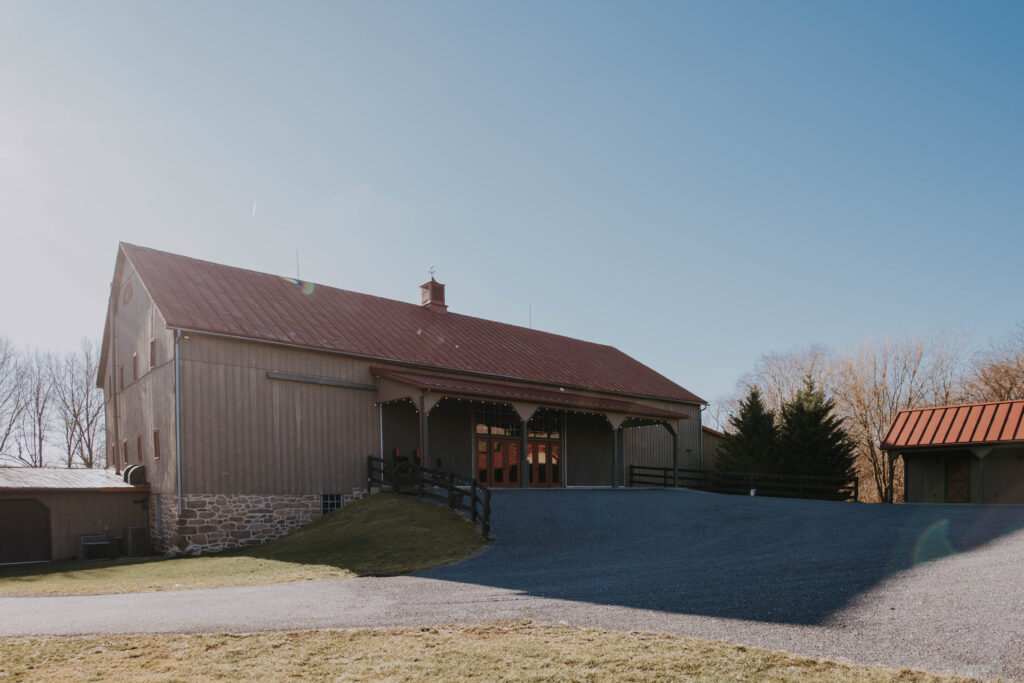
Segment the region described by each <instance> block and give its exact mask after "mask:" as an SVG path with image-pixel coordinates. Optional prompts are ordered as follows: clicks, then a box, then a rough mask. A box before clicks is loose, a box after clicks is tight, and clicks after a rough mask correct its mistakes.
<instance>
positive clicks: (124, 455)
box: [121, 439, 128, 465]
mask: <svg viewBox="0 0 1024 683" xmlns="http://www.w3.org/2000/svg"><path fill="white" fill-rule="evenodd" d="M121 464H122V465H127V464H128V439H125V440H124V441H122V442H121Z"/></svg>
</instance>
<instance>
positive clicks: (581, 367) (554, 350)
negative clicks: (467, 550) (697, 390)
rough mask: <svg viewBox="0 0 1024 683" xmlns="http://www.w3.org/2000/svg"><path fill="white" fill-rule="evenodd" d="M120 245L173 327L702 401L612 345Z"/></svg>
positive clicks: (508, 376)
mask: <svg viewBox="0 0 1024 683" xmlns="http://www.w3.org/2000/svg"><path fill="white" fill-rule="evenodd" d="M121 251H122V253H123V254H124V255H125V256H126V257H127V259H128V260H129V261H130V262H131V264H132V265H133V266H134V268H135V270H136V272H137V273H138V275H139V277H140V278H141V280H142V283H143V285H144V286H145V288H146V291H148V292H149V294H150V296H151V297H152V298H153V300H154V302H155V304H156V306H157V308H158V309H159V310H160V313H161V314H162V315H163V317H164V319H165V320H166V322H167V325H168V327H171V328H176V329H183V330H192V331H196V332H210V333H215V334H223V335H228V336H232V337H238V338H243V339H252V340H261V341H269V342H277V343H285V344H290V345H295V346H300V347H305V348H310V349H321V350H325V351H331V352H337V353H345V354H352V355H357V356H362V357H366V358H371V359H376V360H387V361H397V362H400V363H406V364H409V365H414V366H419V367H426V368H437V369H444V370H455V371H460V372H467V373H472V374H478V375H486V376H490V377H495V378H506V379H519V380H527V381H533V382H541V383H547V384H555V385H559V386H565V387H572V388H583V389H593V390H597V391H606V392H612V393H619V394H626V395H631V396H644V397H652V398H660V399H667V400H670V401H679V402H685V403H704V401H703V399H701V398H700V397H698V396H696V395H695V394H693V393H691V392H689V391H687V390H686V389H684V388H683V387H681V386H679V385H678V384H676V383H675V382H673V381H672V380H670V379H668V378H667V377H664V376H663V375H661V374H659V373H657V372H655V371H654V370H652V369H651V368H649V367H647V366H646V365H644V364H642V363H640V362H639V361H636V360H634V359H633V358H630V357H629V356H627V355H626V354H624V353H622V352H621V351H619V350H618V349H615V348H613V347H611V346H606V345H603V344H594V343H592V342H586V341H581V340H579V339H572V338H570V337H564V336H561V335H557V334H551V333H548V332H542V331H540V330H534V329H528V328H525V327H518V326H516V325H508V324H505V323H499V322H494V321H491V320H484V319H482V318H474V317H472V316H467V315H460V314H458V313H451V312H446V311H436V310H429V309H428V308H424V307H422V306H419V305H416V304H410V303H406V302H402V301H395V300H392V299H385V298H382V297H378V296H372V295H369V294H360V293H358V292H351V291H346V290H342V289H335V288H333V287H325V286H320V285H317V286H315V287H313V288H312V289H311V288H310V287H308V286H306V287H301V286H296V284H295V281H294V280H290V279H288V278H283V277H279V276H276V275H268V274H266V273H258V272H254V271H251V270H244V269H242V268H234V267H231V266H224V265H220V264H216V263H211V262H209V261H201V260H198V259H194V258H189V257H186V256H179V255H177V254H170V253H167V252H163V251H157V250H155V249H148V248H145V247H139V246H134V245H131V244H124V243H122V244H121ZM105 348H106V345H104V350H105ZM100 365H101V367H104V366H105V357H104V358H103V359H101V364H100Z"/></svg>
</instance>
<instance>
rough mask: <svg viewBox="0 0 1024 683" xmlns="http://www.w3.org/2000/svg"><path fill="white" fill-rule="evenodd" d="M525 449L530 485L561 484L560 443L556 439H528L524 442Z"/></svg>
mask: <svg viewBox="0 0 1024 683" xmlns="http://www.w3.org/2000/svg"><path fill="white" fill-rule="evenodd" d="M526 449H527V450H526V462H527V469H528V471H529V477H530V486H532V487H536V488H546V487H553V486H561V485H562V472H561V467H562V457H561V444H559V443H558V442H556V441H530V442H528V443H527V444H526Z"/></svg>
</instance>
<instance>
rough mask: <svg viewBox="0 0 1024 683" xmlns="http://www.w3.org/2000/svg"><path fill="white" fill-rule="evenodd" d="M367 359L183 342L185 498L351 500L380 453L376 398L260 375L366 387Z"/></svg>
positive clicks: (226, 342) (369, 380) (203, 338)
mask: <svg viewBox="0 0 1024 683" xmlns="http://www.w3.org/2000/svg"><path fill="white" fill-rule="evenodd" d="M369 367H370V363H369V362H367V361H363V360H359V359H353V358H347V357H343V356H336V355H330V354H324V353H317V352H314V351H303V350H298V349H288V348H285V347H280V346H273V345H270V344H261V343H258V342H245V341H238V340H231V339H225V338H218V337H211V336H207V335H201V334H190V335H189V340H188V341H182V361H181V383H182V473H183V482H182V488H183V490H184V491H185V492H186V493H280V494H287V493H290V494H316V493H350V492H351V491H352V490H353V489H354V488H357V487H360V486H362V484H363V482H364V481H365V479H366V472H365V467H366V456H367V455H371V454H372V455H376V454H377V453H378V452H379V450H380V444H379V439H380V426H379V422H378V410H377V407H376V405H375V404H374V401H375V400H376V393H375V392H373V391H366V390H361V389H350V388H344V387H336V386H324V385H320V384H312V383H307V382H296V381H289V380H281V379H271V378H269V377H268V376H267V372H268V371H275V372H283V373H290V374H296V375H307V376H311V377H321V378H331V379H338V380H347V381H353V382H358V383H363V384H373V377H372V376H371V374H370V371H369Z"/></svg>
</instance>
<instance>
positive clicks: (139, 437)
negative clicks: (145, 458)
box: [137, 434, 142, 462]
mask: <svg viewBox="0 0 1024 683" xmlns="http://www.w3.org/2000/svg"><path fill="white" fill-rule="evenodd" d="M137 438H138V446H139V462H142V434H139V436H138V437H137Z"/></svg>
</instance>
